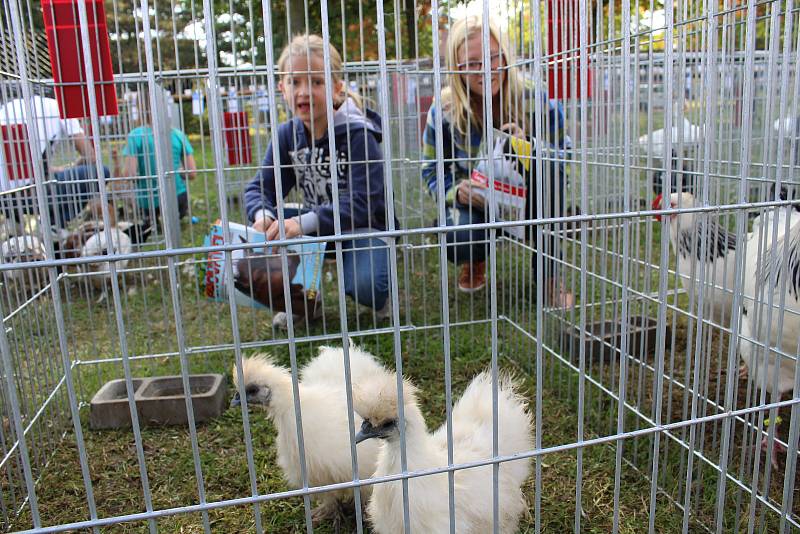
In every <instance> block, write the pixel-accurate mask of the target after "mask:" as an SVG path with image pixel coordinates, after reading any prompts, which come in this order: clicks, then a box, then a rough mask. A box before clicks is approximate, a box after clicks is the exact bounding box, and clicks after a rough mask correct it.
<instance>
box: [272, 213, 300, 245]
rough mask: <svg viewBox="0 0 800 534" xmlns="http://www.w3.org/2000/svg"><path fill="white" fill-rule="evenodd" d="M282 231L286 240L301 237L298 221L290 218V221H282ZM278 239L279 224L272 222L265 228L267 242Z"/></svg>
mask: <svg viewBox="0 0 800 534" xmlns="http://www.w3.org/2000/svg"><path fill="white" fill-rule="evenodd" d="M283 229H284V232H285V233H286V239H291V238H293V237H297V236H300V235H303V230H302V229H301V228H300V221H298V220H297V219H295V218H294V217H292V218H291V219H284V221H283ZM279 238H280V222H279V221H273V222H272V224H271V225H270V226H269V228H267V241H272V240H273V239H279Z"/></svg>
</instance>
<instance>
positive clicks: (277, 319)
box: [272, 312, 303, 331]
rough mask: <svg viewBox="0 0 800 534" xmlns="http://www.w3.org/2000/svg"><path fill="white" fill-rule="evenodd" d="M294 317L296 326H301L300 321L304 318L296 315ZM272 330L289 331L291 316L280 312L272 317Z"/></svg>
mask: <svg viewBox="0 0 800 534" xmlns="http://www.w3.org/2000/svg"><path fill="white" fill-rule="evenodd" d="M293 316H294V325H295V327H297V325H298V324H300V321H302V320H303V317H302V316H300V315H297V314H296V313H295V314H293ZM272 328H275V329H277V330H284V331H285V330H288V329H289V314H287V313H286V312H278V313H276V314H275V315H273V316H272Z"/></svg>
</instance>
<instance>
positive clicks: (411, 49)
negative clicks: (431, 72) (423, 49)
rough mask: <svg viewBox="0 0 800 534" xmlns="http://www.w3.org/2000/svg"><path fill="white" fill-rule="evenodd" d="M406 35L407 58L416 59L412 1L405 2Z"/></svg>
mask: <svg viewBox="0 0 800 534" xmlns="http://www.w3.org/2000/svg"><path fill="white" fill-rule="evenodd" d="M405 17H406V33H407V34H408V57H409V58H414V59H416V57H417V22H416V20H415V19H416V13H415V12H414V0H405Z"/></svg>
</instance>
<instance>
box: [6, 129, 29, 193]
mask: <svg viewBox="0 0 800 534" xmlns="http://www.w3.org/2000/svg"><path fill="white" fill-rule="evenodd" d="M0 142H2V144H3V155H4V157H5V161H6V176H7V177H8V182H9V185H10V187H19V186H22V185H25V184H26V183H28V182H29V181H30V180H32V179H33V162H32V161H31V154H30V150H29V149H28V131H27V130H26V128H25V125H24V124H3V125H2V126H0Z"/></svg>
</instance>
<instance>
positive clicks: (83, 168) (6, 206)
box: [2, 165, 111, 228]
mask: <svg viewBox="0 0 800 534" xmlns="http://www.w3.org/2000/svg"><path fill="white" fill-rule="evenodd" d="M103 172H104V173H105V175H106V178H108V177H109V176H111V174H110V173H109V172H108V169H107V168H105V167H103ZM96 176H97V172H96V170H95V166H94V165H76V166H74V167H69V168H68V169H66V170H63V171H58V172H54V173H53V178H55V180H56V183H55V184H49V185H48V188H49V189H48V199H47V200H48V201H49V206H48V207H49V211H50V223H51V224H52V225H53V226H57V227H60V228H64V227H65V226H67V224H68V223H69V222H70V221H71V220H72V219H74V218H75V216H76V215H78V213H80V212H81V210H83V208H84V207H85V206H86V203H87V202H89V200H91V199H92V198H93V197H94V196H96V195H97V194H98V192H99V191H100V188H99V186H98V183H97V178H96ZM2 208H3V212H4V213H5V216H6V217H7V218H9V219H14V220H15V221H17V222H20V221H21V220H22V214H31V213H37V211H36V210H37V202H36V196H35V193H34V192H33V191H30V192H26V193H17V194H14V195H11V196H4V197H3V206H2Z"/></svg>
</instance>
